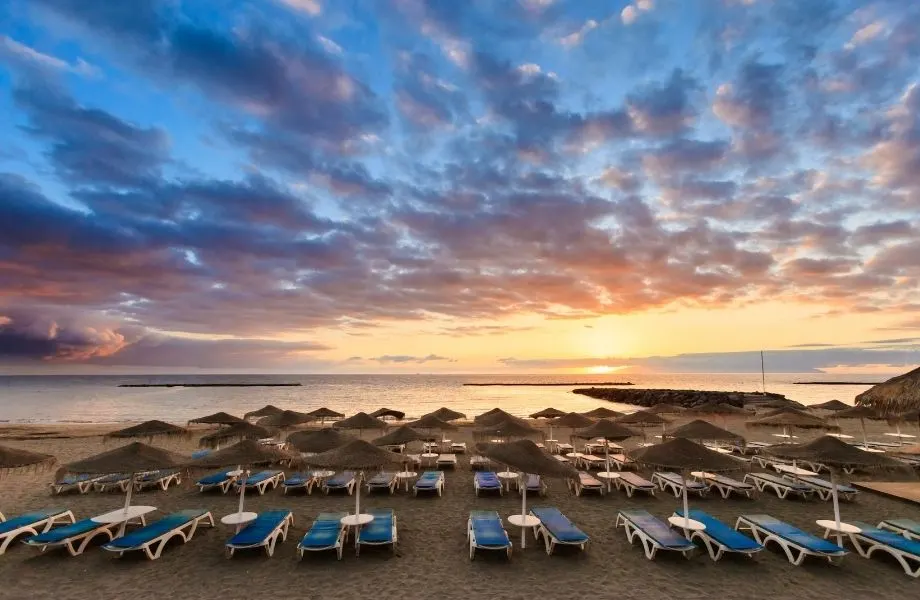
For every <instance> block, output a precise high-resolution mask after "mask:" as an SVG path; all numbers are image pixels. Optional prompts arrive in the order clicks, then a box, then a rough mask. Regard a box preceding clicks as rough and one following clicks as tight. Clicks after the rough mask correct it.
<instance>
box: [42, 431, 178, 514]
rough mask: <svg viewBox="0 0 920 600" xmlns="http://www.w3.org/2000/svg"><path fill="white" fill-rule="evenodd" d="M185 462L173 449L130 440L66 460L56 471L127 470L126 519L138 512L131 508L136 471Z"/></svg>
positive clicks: (104, 472) (103, 472) (95, 472)
mask: <svg viewBox="0 0 920 600" xmlns="http://www.w3.org/2000/svg"><path fill="white" fill-rule="evenodd" d="M186 462H187V459H186V458H185V457H184V456H181V455H179V454H176V453H175V452H170V451H169V450H164V449H162V448H157V447H155V446H148V445H147V444H144V443H141V442H131V443H130V444H128V445H127V446H121V447H119V448H114V449H112V450H108V451H106V452H102V453H101V454H96V455H94V456H90V457H89V458H84V459H83V460H78V461H76V462H72V463H68V464H66V465H64V466H63V467H62V468H61V469H60V470H59V471H58V475H59V476H60V475H63V474H65V473H70V474H73V475H109V474H111V473H127V474H129V475H131V481H130V482H129V484H128V491H127V494H126V495H125V508H124V515H123V516H124V517H125V522H127V520H128V519H131V518H135V517H136V516H138V515H135V514H133V513H132V511H131V494H132V492H133V490H134V480H135V478H136V477H137V475H138V473H146V472H147V471H159V470H160V469H178V468H180V467H182V466H184V465H185V463H186ZM139 508H140V507H139ZM144 508H146V507H144ZM146 512H148V511H147V510H145V511H144V512H143V513H141V514H146Z"/></svg>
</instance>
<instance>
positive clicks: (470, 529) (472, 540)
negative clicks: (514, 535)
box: [466, 518, 514, 560]
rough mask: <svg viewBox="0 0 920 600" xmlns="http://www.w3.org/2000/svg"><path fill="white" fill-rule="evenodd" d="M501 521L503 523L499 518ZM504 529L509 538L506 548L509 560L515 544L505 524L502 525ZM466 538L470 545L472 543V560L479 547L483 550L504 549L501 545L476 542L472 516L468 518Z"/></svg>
mask: <svg viewBox="0 0 920 600" xmlns="http://www.w3.org/2000/svg"><path fill="white" fill-rule="evenodd" d="M499 523H501V520H499ZM502 530H504V531H505V537H507V538H508V546H507V547H506V548H504V550H505V554H506V555H507V556H508V560H511V550H512V548H513V546H514V545H513V544H512V543H511V536H509V535H508V531H507V530H505V526H504V525H502ZM466 540H467V542H469V545H470V560H473V558H475V557H476V549H477V548H479V549H482V550H501V549H502V548H501V547H499V546H480V545H478V544H477V543H476V535H475V534H474V533H473V519H472V518H468V519H467V520H466Z"/></svg>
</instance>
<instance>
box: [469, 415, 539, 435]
mask: <svg viewBox="0 0 920 600" xmlns="http://www.w3.org/2000/svg"><path fill="white" fill-rule="evenodd" d="M537 433H540V430H539V429H537V428H536V427H533V426H531V425H528V424H527V422H526V421H523V420H522V419H515V418H513V417H512V418H511V419H506V420H504V421H499V422H498V423H491V424H489V425H485V426H483V427H477V428H475V429H473V434H474V435H479V436H496V437H523V436H527V435H534V434H537Z"/></svg>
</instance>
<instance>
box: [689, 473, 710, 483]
mask: <svg viewBox="0 0 920 600" xmlns="http://www.w3.org/2000/svg"><path fill="white" fill-rule="evenodd" d="M690 477H693V478H695V479H699V480H700V481H706V480H707V479H712V478H713V477H715V474H713V473H708V472H706V471H690Z"/></svg>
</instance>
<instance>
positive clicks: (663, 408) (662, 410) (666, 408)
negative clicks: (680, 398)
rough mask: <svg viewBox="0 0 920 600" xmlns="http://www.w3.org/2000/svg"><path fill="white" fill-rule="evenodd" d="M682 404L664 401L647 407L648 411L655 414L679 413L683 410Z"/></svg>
mask: <svg viewBox="0 0 920 600" xmlns="http://www.w3.org/2000/svg"><path fill="white" fill-rule="evenodd" d="M684 410H685V409H684V408H683V407H682V406H676V405H674V404H668V403H666V402H659V403H658V404H656V405H655V406H653V407H651V408H649V409H648V412H650V413H654V414H656V415H679V414H680V413H682V412H684Z"/></svg>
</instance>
